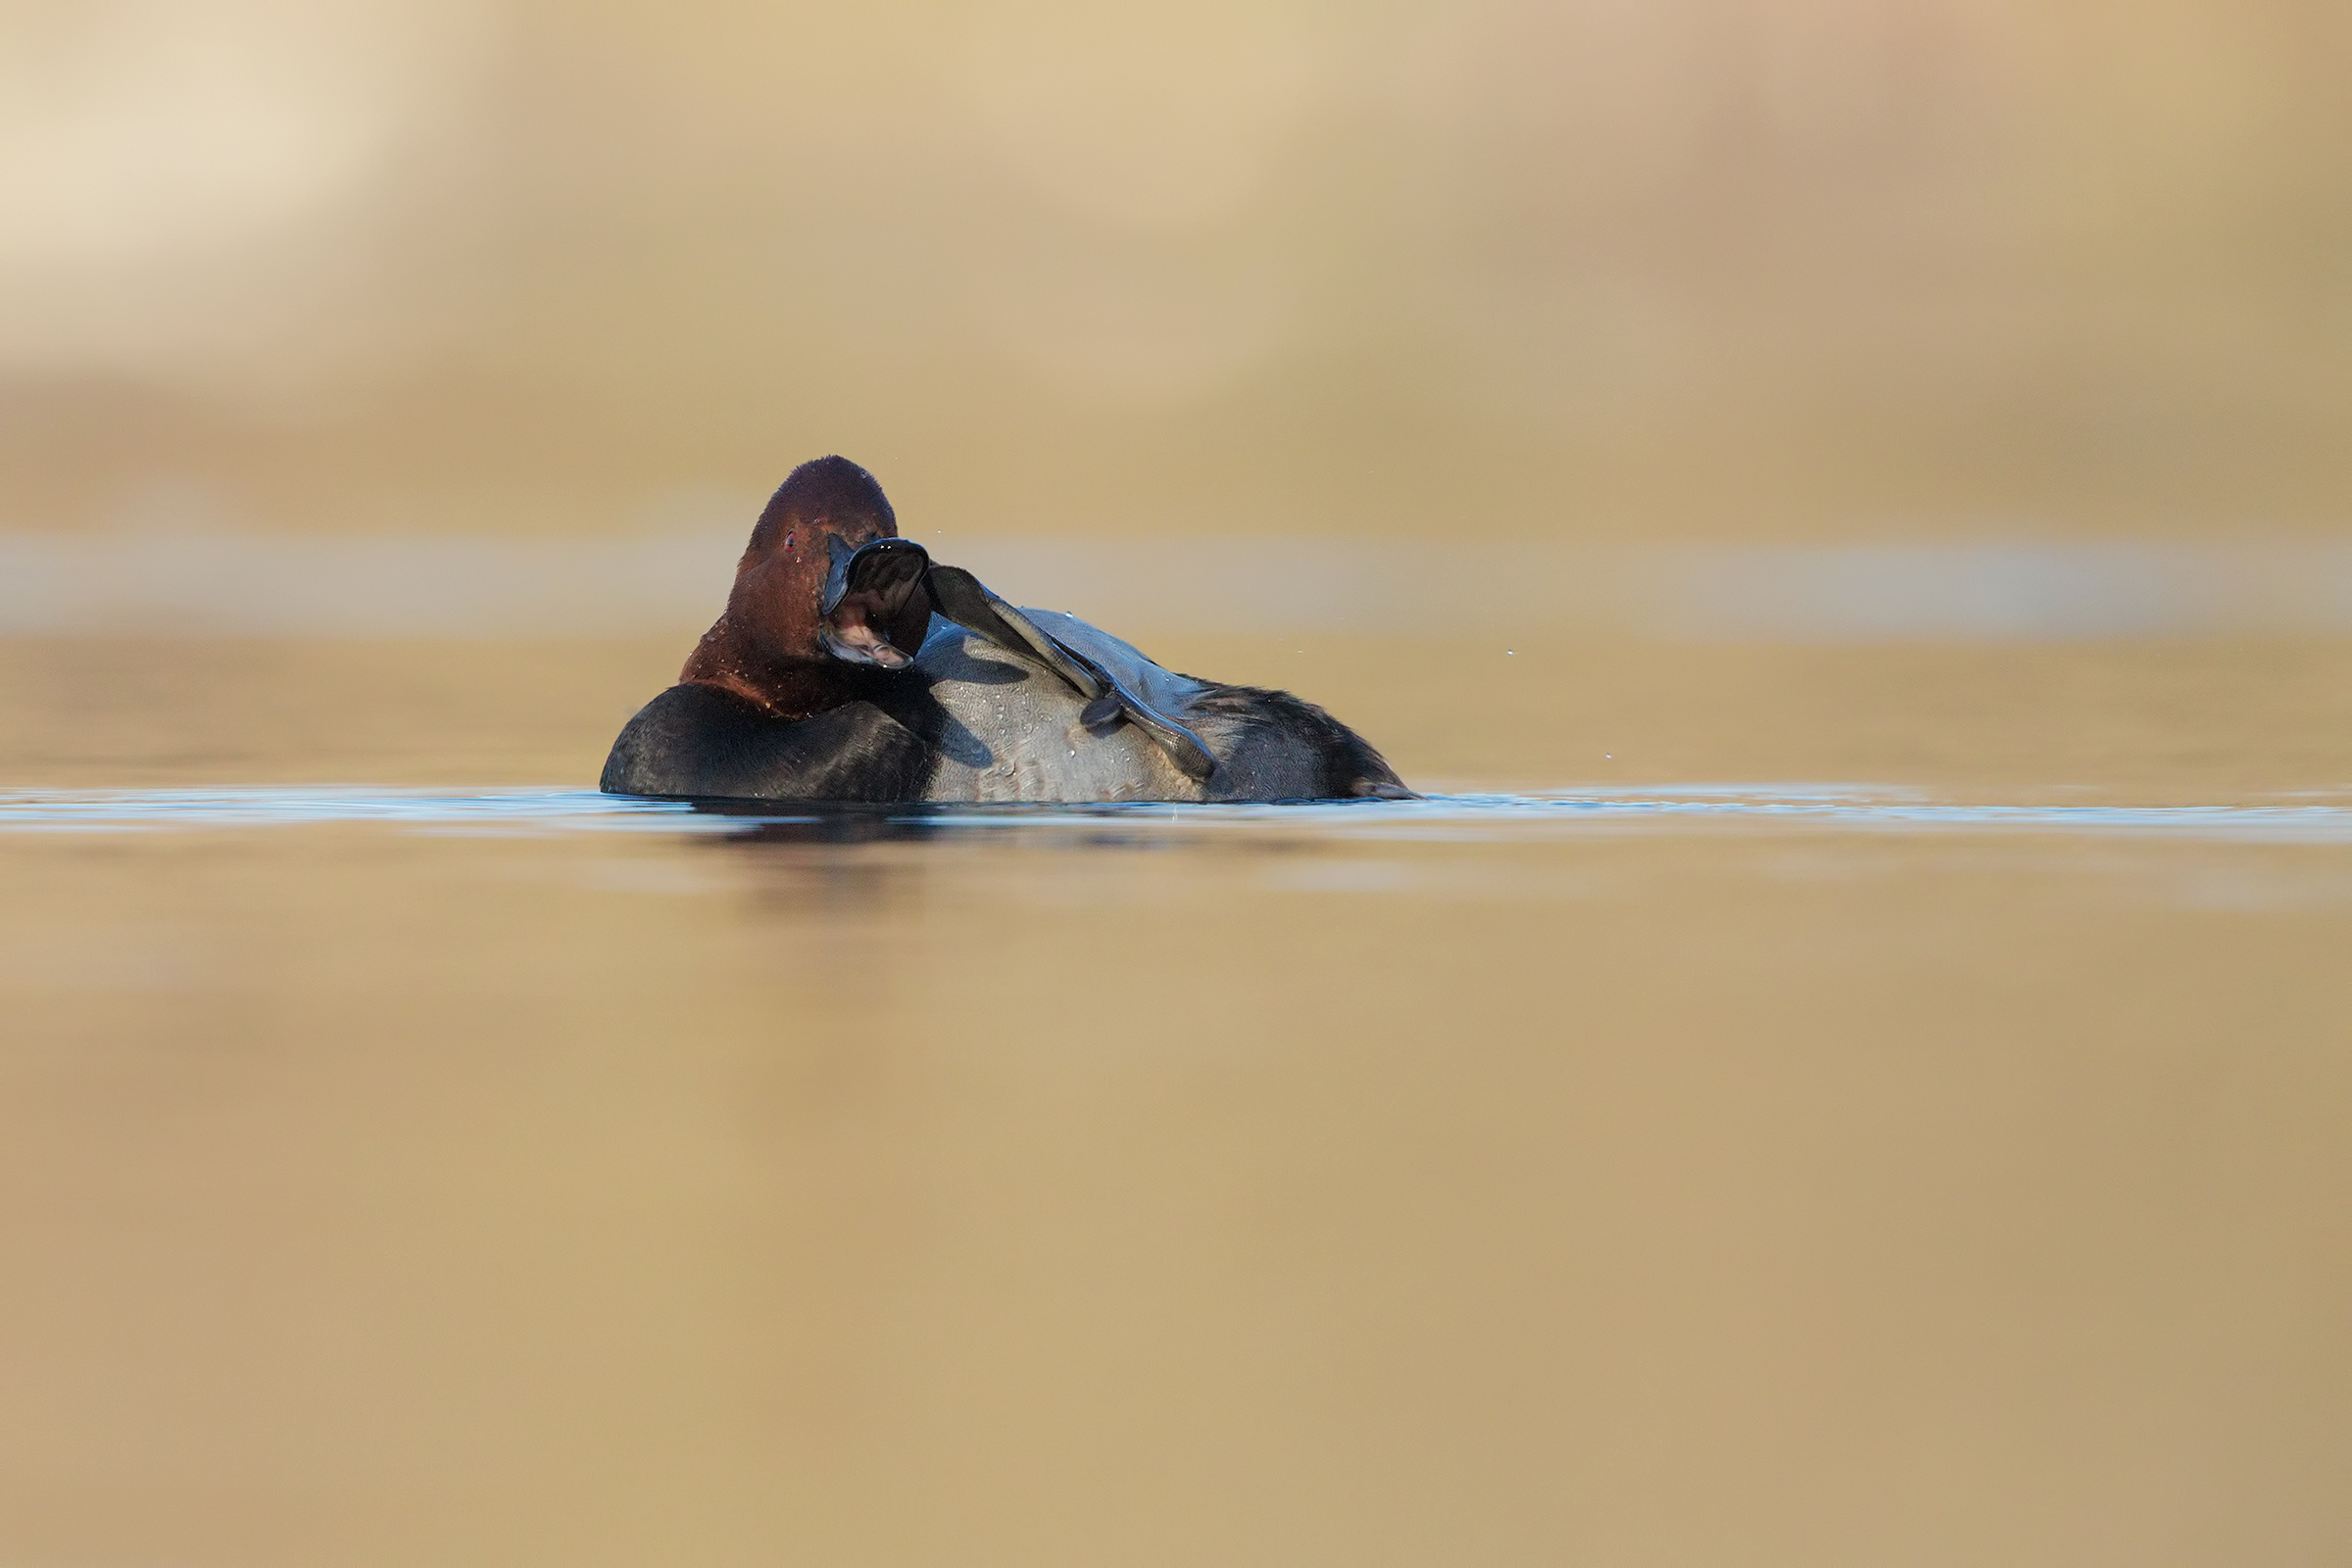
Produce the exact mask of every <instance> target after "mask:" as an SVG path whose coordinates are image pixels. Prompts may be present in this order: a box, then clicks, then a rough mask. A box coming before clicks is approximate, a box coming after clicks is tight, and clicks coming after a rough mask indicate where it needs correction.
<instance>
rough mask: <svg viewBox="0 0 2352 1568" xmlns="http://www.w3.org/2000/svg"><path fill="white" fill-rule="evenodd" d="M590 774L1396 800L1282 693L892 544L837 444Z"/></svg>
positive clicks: (759, 534) (716, 793)
mask: <svg viewBox="0 0 2352 1568" xmlns="http://www.w3.org/2000/svg"><path fill="white" fill-rule="evenodd" d="M599 787H600V788H601V789H602V790H603V791H604V792H605V793H607V794H612V795H633V796H647V797H657V798H663V799H713V800H719V799H723V800H744V801H796V802H841V803H874V804H918V803H941V804H946V803H956V802H964V803H1009V802H1043V803H1060V804H1078V803H1092V802H1114V801H1158V802H1184V801H1221V802H1288V801H1330V800H1362V799H1375V800H1397V799H1407V798H1411V796H1412V794H1413V792H1412V791H1411V790H1410V789H1409V788H1407V787H1406V786H1405V784H1404V783H1403V781H1402V780H1401V779H1399V778H1398V777H1397V772H1396V770H1395V769H1394V768H1392V767H1391V766H1390V765H1389V763H1388V762H1387V760H1385V759H1383V758H1382V757H1381V755H1380V753H1379V752H1378V751H1377V750H1375V749H1374V748H1373V747H1372V746H1371V744H1370V743H1369V742H1367V741H1365V740H1364V739H1363V737H1361V736H1360V735H1358V734H1356V733H1355V731H1353V730H1351V729H1349V728H1348V726H1347V725H1346V724H1343V723H1342V722H1340V721H1339V720H1338V719H1336V718H1334V717H1333V716H1332V715H1331V714H1330V713H1328V712H1326V711H1324V710H1323V709H1321V708H1319V707H1317V706H1315V705H1314V704H1312V703H1310V702H1307V701H1305V700H1303V699H1301V698H1299V697H1295V696H1293V695H1292V694H1290V693H1289V692H1284V691H1276V690H1272V689H1268V688H1264V687H1255V686H1240V685H1233V684H1229V683H1225V682H1219V681H1212V680H1205V679H1201V678H1200V677H1197V676H1192V675H1185V674H1180V673H1178V672H1176V671H1174V670H1171V669H1168V668H1166V667H1165V666H1163V665H1161V664H1159V663H1157V662H1154V661H1152V659H1150V658H1148V657H1147V656H1146V655H1144V654H1143V653H1142V652H1141V651H1140V650H1138V649H1137V648H1135V647H1134V646H1133V645H1132V644H1130V643H1128V642H1125V641H1123V640H1122V639H1120V638H1118V637H1115V636H1113V635H1111V634H1110V633H1108V632H1106V631H1103V630H1102V629H1101V628H1099V627H1096V626H1094V625H1092V624H1090V623H1088V622H1086V621H1084V620H1081V619H1079V618H1078V617H1077V616H1076V615H1075V614H1073V613H1069V612H1066V611H1049V610H1036V609H1024V608H1019V607H1015V606H1013V605H1012V604H1010V603H1008V602H1007V601H1005V600H1004V599H1002V598H1000V597H999V596H998V595H997V594H996V593H995V592H993V591H992V590H990V589H989V588H988V587H987V586H986V585H985V584H983V583H982V582H980V581H979V579H978V578H977V577H975V576H973V574H972V573H970V572H969V571H967V570H965V569H963V568H961V567H957V566H954V565H951V564H946V563H942V562H938V561H935V560H933V559H932V558H931V555H930V553H929V552H928V551H927V550H925V549H924V548H923V546H921V545H920V544H918V543H916V542H915V541H913V540H911V539H907V538H903V537H902V536H901V535H900V533H899V529H898V517H897V515H896V513H895V512H893V510H892V508H891V505H890V501H889V499H888V497H887V496H886V495H885V494H884V493H883V490H882V486H881V484H880V483H879V482H878V481H877V480H876V479H875V478H874V476H873V475H872V474H871V473H868V472H867V471H866V470H865V469H864V468H862V467H860V466H858V465H857V464H855V463H853V462H851V461H850V460H849V459H847V458H843V457H838V456H835V457H824V458H818V459H815V460H813V461H811V462H809V463H804V464H802V465H801V466H799V467H797V468H795V469H793V470H792V473H791V474H790V475H789V476H788V477H787V478H786V479H785V480H784V482H783V484H781V485H780V486H778V487H777V489H776V492H775V494H774V495H773V496H772V497H771V498H770V499H769V501H768V503H767V505H766V507H765V508H764V509H763V510H762V511H761V512H760V516H759V519H758V520H757V521H756V522H755V523H754V524H753V526H752V533H751V538H750V540H749V542H748V543H747V544H746V545H745V548H744V552H743V555H742V557H741V559H740V560H739V561H738V562H737V564H736V567H735V580H734V582H733V584H732V586H731V587H730V588H729V591H728V595H727V603H726V608H725V609H724V610H723V611H722V612H721V613H720V614H719V617H718V619H717V620H716V621H715V622H713V623H712V625H711V629H710V630H709V631H708V632H706V633H705V634H704V635H703V638H702V640H701V642H699V643H698V644H697V645H696V646H695V649H694V651H693V653H692V654H690V655H689V656H688V658H687V660H686V662H685V665H684V666H683V668H681V669H680V671H679V674H678V680H677V683H676V684H675V685H673V686H671V687H669V688H668V689H667V690H665V691H663V692H662V693H661V694H660V695H659V696H657V697H655V698H654V699H653V700H652V701H651V702H649V703H647V704H646V705H645V706H644V707H643V708H642V709H640V710H638V711H637V713H636V714H635V715H634V716H633V717H631V718H630V719H629V721H628V722H627V723H626V724H625V725H624V726H622V729H621V732H620V734H619V736H618V738H617V739H615V740H614V742H613V750H612V753H611V755H610V756H609V757H608V758H607V760H606V762H605V767H604V772H603V775H602V777H601V778H600V780H599Z"/></svg>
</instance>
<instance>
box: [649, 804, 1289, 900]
mask: <svg viewBox="0 0 2352 1568" xmlns="http://www.w3.org/2000/svg"><path fill="white" fill-rule="evenodd" d="M692 809H693V811H694V812H695V814H696V815H698V816H721V817H731V818H736V819H738V820H740V822H741V824H742V825H741V827H740V828H738V829H736V830H734V831H725V832H716V833H711V832H703V833H697V834H694V835H691V836H689V838H688V840H687V842H689V843H691V844H693V845H697V846H700V847H703V848H706V849H715V850H716V851H717V852H718V853H720V854H723V855H726V856H730V857H737V858H741V859H742V861H743V862H744V863H745V864H747V865H748V866H749V867H751V868H752V879H753V881H754V883H755V885H756V886H757V888H758V890H759V897H760V902H761V903H762V905H763V906H766V907H769V908H771V909H780V910H788V911H790V912H792V913H795V914H799V915H806V914H807V913H808V912H809V910H810V909H811V907H819V908H823V909H825V910H827V911H833V912H839V911H846V910H849V909H853V908H855V909H857V910H858V911H860V912H862V913H871V912H873V911H875V910H877V909H880V908H882V907H885V906H892V907H904V906H905V904H906V903H907V901H909V900H911V899H912V898H913V897H915V896H916V894H917V893H918V891H919V890H921V889H924V888H931V889H934V890H936V889H938V888H940V887H941V886H943V885H944V884H954V885H956V886H958V887H963V888H966V889H967V890H969V891H973V892H978V891H979V888H980V887H981V886H982V885H984V886H985V887H986V888H987V889H989V890H990V896H991V897H993V898H1003V897H1005V896H1008V895H1009V896H1015V897H1018V896H1021V895H1024V894H1026V895H1033V896H1044V897H1047V898H1049V899H1054V901H1055V902H1060V899H1059V898H1058V897H1057V896H1056V895H1057V894H1059V895H1069V894H1072V893H1074V892H1076V891H1077V889H1076V887H1075V886H1074V885H1072V884H1073V883H1083V884H1086V886H1087V889H1088V893H1089V897H1090V899H1094V900H1099V899H1101V898H1102V897H1103V896H1105V895H1106V894H1107V893H1108V891H1109V890H1108V889H1106V888H1104V887H1103V886H1102V885H1101V883H1102V878H1103V877H1104V876H1106V875H1107V876H1109V877H1110V878H1111V879H1112V880H1114V881H1117V882H1119V883H1121V884H1132V886H1131V887H1130V889H1129V891H1130V893H1131V894H1132V895H1133V896H1142V895H1143V893H1144V891H1145V889H1146V888H1147V887H1152V888H1158V889H1160V890H1161V891H1163V892H1164V891H1168V873H1169V872H1170V871H1174V870H1177V869H1178V867H1179V866H1181V867H1184V868H1186V869H1190V870H1195V871H1201V872H1205V873H1206V874H1208V875H1210V876H1212V877H1214V876H1216V875H1217V871H1216V870H1215V866H1216V865H1218V864H1219V863H1222V864H1224V865H1233V864H1235V863H1237V862H1239V861H1241V860H1244V859H1249V860H1253V861H1254V860H1262V859H1264V858H1269V857H1282V856H1296V855H1301V854H1313V853H1315V852H1317V851H1318V850H1320V849H1324V848H1327V847H1328V846H1326V845H1324V844H1323V843H1322V842H1321V841H1320V840H1319V839H1318V837H1317V835H1315V834H1313V833H1311V832H1301V831H1299V830H1298V829H1296V828H1291V829H1282V830H1277V829H1275V828H1273V826H1272V824H1269V823H1266V822H1262V821H1251V822H1249V823H1246V824H1245V823H1241V822H1219V823H1216V824H1213V825H1212V824H1208V823H1201V822H1184V823H1179V822H1177V821H1173V820H1171V819H1170V818H1168V817H1166V816H1162V815H1160V814H1158V813H1157V812H1155V811H1150V810H1139V809H1135V808H1132V807H1125V806H1113V807H1085V806H1061V805H1056V806H1038V807H1003V806H991V807H981V808H974V807H969V806H956V805H949V806H905V805H892V806H861V805H833V804H827V805H824V806H821V807H811V808H809V809H791V808H784V809H780V808H779V807H778V806H777V805H776V804H775V803H770V802H760V801H734V800H703V801H696V802H694V803H693V807H692ZM787 813H788V814H787ZM914 846H921V847H922V848H921V849H919V850H913V849H910V847H914ZM1021 852H1028V853H1021ZM1106 856H1128V857H1134V856H1143V857H1149V861H1150V863H1151V864H1152V866H1153V867H1154V870H1153V872H1152V875H1150V876H1148V877H1147V876H1141V875H1132V876H1131V875H1130V874H1128V873H1125V872H1121V871H1118V870H1117V869H1116V868H1115V865H1114V864H1113V862H1112V861H1111V860H1110V859H1108V858H1106ZM983 866H985V869H983ZM1139 870H1140V867H1139Z"/></svg>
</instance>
